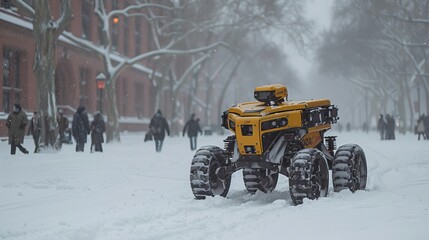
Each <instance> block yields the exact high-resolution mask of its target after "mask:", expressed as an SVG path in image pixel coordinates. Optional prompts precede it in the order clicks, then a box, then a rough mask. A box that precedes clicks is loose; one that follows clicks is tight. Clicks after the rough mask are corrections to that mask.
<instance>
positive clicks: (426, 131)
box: [423, 114, 429, 140]
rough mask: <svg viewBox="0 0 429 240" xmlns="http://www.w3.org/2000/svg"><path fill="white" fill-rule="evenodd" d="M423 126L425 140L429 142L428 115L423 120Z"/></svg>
mask: <svg viewBox="0 0 429 240" xmlns="http://www.w3.org/2000/svg"><path fill="white" fill-rule="evenodd" d="M423 125H424V126H425V134H426V140H429V114H427V115H426V117H425V118H424V119H423Z"/></svg>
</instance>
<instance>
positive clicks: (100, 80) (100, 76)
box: [95, 73, 106, 113]
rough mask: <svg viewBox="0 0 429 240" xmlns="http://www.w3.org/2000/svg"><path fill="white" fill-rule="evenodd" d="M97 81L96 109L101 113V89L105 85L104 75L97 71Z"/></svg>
mask: <svg viewBox="0 0 429 240" xmlns="http://www.w3.org/2000/svg"><path fill="white" fill-rule="evenodd" d="M95 81H96V83H97V92H98V95H99V97H98V104H97V105H98V109H99V111H100V113H103V90H104V87H105V85H106V76H105V75H104V74H103V73H99V74H98V75H97V77H96V78H95Z"/></svg>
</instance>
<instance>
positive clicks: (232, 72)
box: [218, 57, 241, 126]
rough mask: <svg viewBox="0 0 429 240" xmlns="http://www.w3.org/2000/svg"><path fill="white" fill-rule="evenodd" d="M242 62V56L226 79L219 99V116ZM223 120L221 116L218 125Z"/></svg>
mask: <svg viewBox="0 0 429 240" xmlns="http://www.w3.org/2000/svg"><path fill="white" fill-rule="evenodd" d="M240 63H241V57H240V58H239V59H238V60H237V63H236V64H235V66H234V69H233V70H232V71H231V73H230V74H229V78H228V80H227V81H226V83H225V85H224V87H223V89H222V91H221V92H220V96H219V101H218V114H219V116H220V115H222V104H223V100H224V98H225V94H226V92H227V90H228V87H229V84H230V83H231V82H232V79H233V78H234V75H235V73H236V72H237V70H238V67H239V66H240ZM221 121H222V119H221V118H220V117H219V122H218V126H220V125H221Z"/></svg>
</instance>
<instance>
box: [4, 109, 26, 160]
mask: <svg viewBox="0 0 429 240" xmlns="http://www.w3.org/2000/svg"><path fill="white" fill-rule="evenodd" d="M27 123H28V119H27V115H26V114H25V113H24V112H23V111H22V108H21V105H19V104H17V103H16V104H15V105H14V106H13V113H11V114H9V116H8V117H7V119H6V127H7V128H8V136H9V144H10V154H12V155H15V153H16V148H17V147H18V148H19V150H20V151H21V152H23V153H24V154H28V151H27V149H25V147H23V146H22V144H23V143H24V136H25V127H26V126H27Z"/></svg>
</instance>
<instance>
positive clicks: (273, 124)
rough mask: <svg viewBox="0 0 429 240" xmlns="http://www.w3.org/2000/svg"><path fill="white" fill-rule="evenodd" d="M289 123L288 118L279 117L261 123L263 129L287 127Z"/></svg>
mask: <svg viewBox="0 0 429 240" xmlns="http://www.w3.org/2000/svg"><path fill="white" fill-rule="evenodd" d="M287 124H288V120H287V118H278V119H273V120H269V121H265V122H262V123H261V129H262V131H265V130H270V129H274V128H280V127H285V126H286V125H287Z"/></svg>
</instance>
